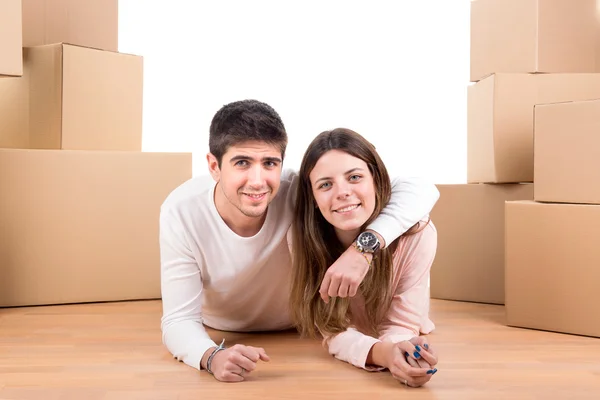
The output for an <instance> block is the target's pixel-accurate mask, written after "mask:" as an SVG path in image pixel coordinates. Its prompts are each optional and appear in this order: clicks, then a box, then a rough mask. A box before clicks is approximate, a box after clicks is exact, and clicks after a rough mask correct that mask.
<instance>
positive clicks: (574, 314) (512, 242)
mask: <svg viewBox="0 0 600 400" xmlns="http://www.w3.org/2000/svg"><path fill="white" fill-rule="evenodd" d="M599 236H600V206H598V205H580V204H549V203H536V202H531V201H529V202H525V201H523V202H508V203H506V316H507V323H508V325H509V326H515V327H522V328H530V329H540V330H547V331H554V332H563V333H571V334H579V335H589V336H596V337H600V318H598V316H599V315H600V268H599V266H600V247H598V237H599Z"/></svg>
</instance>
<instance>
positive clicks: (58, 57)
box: [0, 44, 143, 151]
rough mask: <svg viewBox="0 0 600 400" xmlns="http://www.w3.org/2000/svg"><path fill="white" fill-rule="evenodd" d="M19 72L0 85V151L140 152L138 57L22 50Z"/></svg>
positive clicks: (71, 49) (50, 48) (68, 48)
mask: <svg viewBox="0 0 600 400" xmlns="http://www.w3.org/2000/svg"><path fill="white" fill-rule="evenodd" d="M24 68H25V69H24V74H23V77H22V78H6V79H12V80H15V79H23V80H25V82H20V83H19V82H16V81H15V82H11V81H5V82H4V83H3V82H0V93H2V92H4V93H5V94H6V96H7V97H5V98H4V99H3V100H0V105H1V106H2V107H0V120H2V119H3V118H6V119H7V120H10V121H12V122H11V125H10V126H11V129H10V130H7V131H6V132H5V133H2V132H0V147H5V148H6V147H9V148H30V149H55V150H56V149H62V150H122V151H141V150H142V106H143V104H142V102H143V58H142V57H140V56H135V55H129V54H122V53H114V52H110V51H103V50H97V49H91V48H88V47H80V46H72V45H68V44H53V45H45V46H36V47H26V48H24ZM19 90H26V91H27V93H26V94H23V93H22V92H19ZM11 95H12V96H13V97H10V96H11ZM24 98H27V101H25V102H24V101H23V99H24ZM23 115H26V116H28V117H27V122H26V123H25V122H24V118H23ZM7 124H8V123H7Z"/></svg>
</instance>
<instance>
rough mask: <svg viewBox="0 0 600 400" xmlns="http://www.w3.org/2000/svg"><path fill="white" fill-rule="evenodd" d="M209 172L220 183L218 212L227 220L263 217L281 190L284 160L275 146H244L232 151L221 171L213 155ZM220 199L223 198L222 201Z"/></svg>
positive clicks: (217, 194)
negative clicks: (242, 217) (243, 217)
mask: <svg viewBox="0 0 600 400" xmlns="http://www.w3.org/2000/svg"><path fill="white" fill-rule="evenodd" d="M208 161H209V168H210V171H211V174H212V176H213V178H215V180H216V181H217V182H218V185H217V189H216V190H218V191H220V193H216V196H217V204H218V206H221V207H220V208H222V209H219V212H221V213H224V214H226V215H222V216H223V217H224V218H226V219H227V218H229V219H235V218H239V217H241V216H242V215H243V216H246V217H251V218H258V217H262V216H263V215H264V213H265V212H266V210H267V206H268V205H269V203H270V202H271V201H272V200H273V199H274V198H275V196H276V195H277V191H278V190H279V185H280V178H281V168H282V156H281V150H280V149H279V148H277V147H276V146H273V145H270V144H267V143H264V142H256V141H252V142H245V143H240V144H238V145H236V146H232V147H230V148H229V149H228V150H227V152H226V153H225V154H224V155H223V160H222V161H221V167H219V166H218V164H217V161H216V159H215V158H214V156H212V154H209V156H208ZM219 197H222V198H221V199H219Z"/></svg>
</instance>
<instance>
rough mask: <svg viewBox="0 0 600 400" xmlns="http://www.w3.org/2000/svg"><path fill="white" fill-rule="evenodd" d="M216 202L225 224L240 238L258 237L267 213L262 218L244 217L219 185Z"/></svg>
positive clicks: (216, 189)
mask: <svg viewBox="0 0 600 400" xmlns="http://www.w3.org/2000/svg"><path fill="white" fill-rule="evenodd" d="M214 201H215V207H216V208H217V212H218V213H219V215H220V216H221V219H223V222H225V224H226V225H227V226H228V227H229V229H231V230H232V231H233V232H234V233H235V234H236V235H238V236H241V237H252V236H254V235H256V234H257V233H258V232H259V231H260V229H261V228H262V226H263V224H264V222H265V219H266V216H267V212H265V213H264V214H263V215H262V216H260V217H248V216H247V215H244V214H243V213H242V212H241V211H240V210H238V209H237V208H236V207H234V206H233V205H232V204H231V203H230V202H229V201H228V200H227V199H226V198H225V196H224V195H223V193H222V192H221V190H220V189H219V187H218V185H217V186H216V187H215V193H214Z"/></svg>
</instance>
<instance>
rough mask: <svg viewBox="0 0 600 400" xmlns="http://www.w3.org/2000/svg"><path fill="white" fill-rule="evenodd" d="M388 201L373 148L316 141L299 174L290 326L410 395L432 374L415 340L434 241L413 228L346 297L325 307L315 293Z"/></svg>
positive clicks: (424, 324) (425, 349) (431, 360)
mask: <svg viewBox="0 0 600 400" xmlns="http://www.w3.org/2000/svg"><path fill="white" fill-rule="evenodd" d="M390 196H391V183H390V178H389V175H388V173H387V170H386V168H385V165H384V164H383V162H382V161H381V159H380V157H379V156H378V154H377V152H376V151H375V148H374V147H373V146H372V145H371V144H370V143H369V142H368V141H366V140H365V139H364V138H363V137H362V136H360V135H359V134H357V133H356V132H354V131H351V130H349V129H342V128H339V129H335V130H332V131H326V132H323V133H321V134H320V135H319V136H317V137H316V138H315V139H314V140H313V142H312V143H311V144H310V145H309V147H308V149H307V150H306V153H305V155H304V157H303V160H302V164H301V167H300V185H299V187H298V194H297V201H296V212H295V221H294V224H293V231H292V233H293V235H292V236H293V239H292V241H293V244H292V249H293V250H294V252H293V258H294V272H293V274H294V276H293V278H294V279H293V281H292V282H293V283H292V292H291V298H290V306H291V314H292V318H293V319H294V322H295V324H296V326H297V327H298V330H299V331H300V333H301V334H302V335H303V336H309V337H316V336H317V334H318V333H320V334H321V335H322V336H323V337H324V339H325V340H324V344H325V345H327V347H328V350H329V352H330V354H332V355H334V356H335V357H336V358H338V359H340V360H342V361H346V362H348V363H351V364H352V365H355V366H357V367H359V368H363V369H366V370H369V371H378V370H383V369H386V368H387V369H389V370H390V372H391V373H392V375H394V377H395V378H396V379H399V380H400V381H401V382H403V383H404V384H406V385H408V386H413V387H418V386H422V385H423V384H425V383H426V382H428V381H429V380H430V379H431V377H432V376H433V374H435V372H437V369H435V368H434V366H435V364H437V358H436V355H435V352H434V350H433V349H432V348H431V346H430V345H429V344H428V343H427V341H426V340H425V338H423V337H420V336H419V334H420V333H425V334H427V333H430V332H431V331H432V330H433V328H434V325H433V323H432V322H431V320H430V319H429V317H428V313H429V290H428V278H429V271H430V268H431V264H432V262H433V259H434V256H435V252H436V246H437V232H436V229H435V227H434V225H433V224H432V223H431V222H430V221H428V220H425V221H422V222H421V223H419V224H417V225H415V226H414V227H412V228H411V229H410V230H409V231H408V232H406V233H405V234H404V235H402V236H401V237H400V238H399V239H397V240H396V241H394V242H393V243H390V244H388V245H387V246H386V247H385V248H383V249H379V250H377V251H376V253H375V257H371V255H370V254H364V255H365V259H366V260H365V262H369V263H370V267H369V270H368V272H367V275H366V276H365V278H364V280H363V282H362V284H361V285H360V289H359V292H358V293H357V295H356V296H354V297H352V298H339V297H338V298H334V299H333V300H332V301H330V302H328V303H325V302H323V300H322V299H321V298H320V295H319V288H320V284H321V281H322V279H323V276H324V275H325V272H326V270H327V268H328V266H329V265H331V264H332V263H333V262H334V261H335V260H336V259H337V258H338V257H339V255H340V254H341V253H342V252H343V251H344V249H347V248H348V247H349V246H351V245H352V244H353V243H354V242H355V240H356V237H357V236H358V234H359V233H360V232H362V231H363V230H364V229H365V227H366V226H367V225H369V223H370V222H371V221H372V220H373V219H374V218H375V217H376V216H377V215H378V214H379V213H380V212H381V210H382V209H383V208H384V206H385V205H386V203H387V202H388V201H389V199H390Z"/></svg>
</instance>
